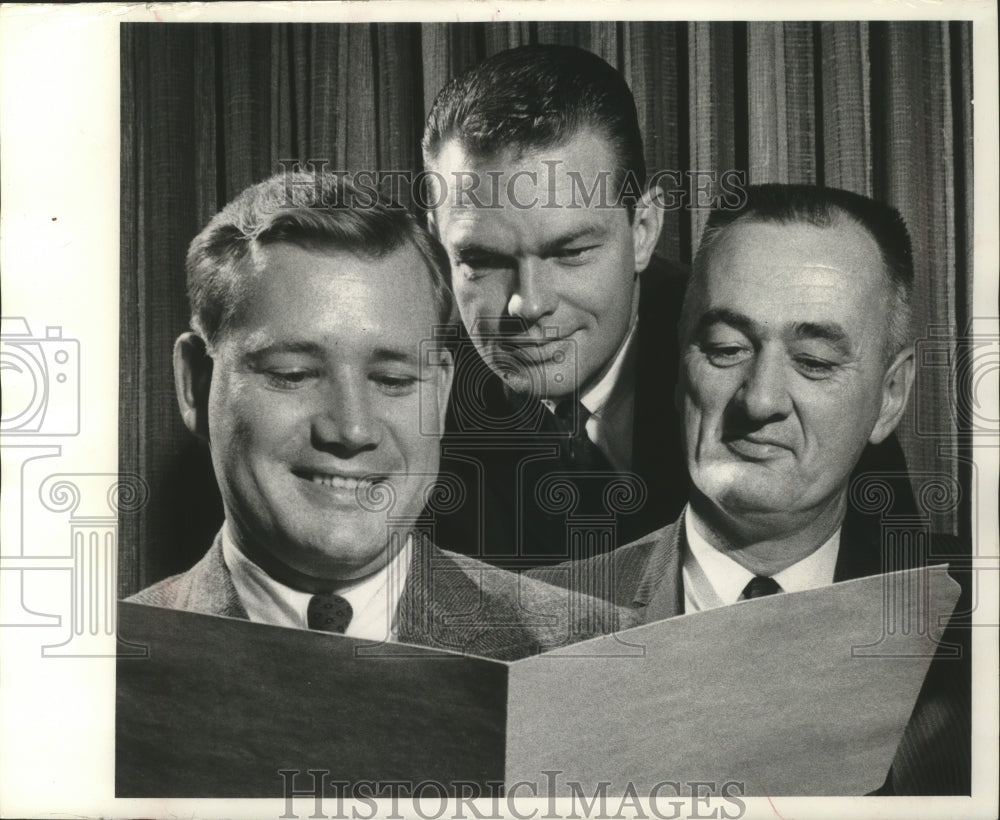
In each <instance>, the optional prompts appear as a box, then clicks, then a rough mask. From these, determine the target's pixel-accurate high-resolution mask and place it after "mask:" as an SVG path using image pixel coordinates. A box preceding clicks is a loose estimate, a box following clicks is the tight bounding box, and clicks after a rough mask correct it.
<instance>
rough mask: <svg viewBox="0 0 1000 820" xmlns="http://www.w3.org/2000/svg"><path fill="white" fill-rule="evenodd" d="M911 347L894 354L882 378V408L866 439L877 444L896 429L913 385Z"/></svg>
mask: <svg viewBox="0 0 1000 820" xmlns="http://www.w3.org/2000/svg"><path fill="white" fill-rule="evenodd" d="M913 367H914V365H913V348H912V347H907V348H906V349H904V350H902V351H901V352H900V353H898V354H897V355H896V358H895V359H893V362H892V364H891V365H889V369H888V370H886V372H885V378H884V379H883V380H882V408H881V410H880V411H879V415H878V419H877V420H876V422H875V427H874V428H873V429H872V432H871V435H870V436H869V437H868V441H869V442H871V443H872V444H878V443H879V442H880V441H882V440H884V439H885V438H887V437H888V435H889V433H891V432H892V431H893V430H895V429H896V427H897V425H898V424H899V421H900V419H902V418H903V413H904V412H905V410H906V404H907V402H908V401H909V399H910V390H911V389H912V387H913V373H914V371H913Z"/></svg>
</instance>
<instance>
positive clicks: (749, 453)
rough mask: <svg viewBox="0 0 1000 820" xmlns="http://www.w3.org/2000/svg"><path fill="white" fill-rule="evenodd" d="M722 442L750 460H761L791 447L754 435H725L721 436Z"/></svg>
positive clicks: (786, 450)
mask: <svg viewBox="0 0 1000 820" xmlns="http://www.w3.org/2000/svg"><path fill="white" fill-rule="evenodd" d="M722 443H723V444H725V445H726V447H728V448H729V449H730V450H732V451H733V452H735V453H736V454H737V455H738V456H740V457H741V458H746V459H749V460H751V461H757V460H763V459H767V458H770V457H772V456H775V455H778V454H779V453H783V452H790V451H791V448H790V447H788V446H787V445H786V444H784V443H783V442H780V441H777V440H775V439H772V438H762V437H761V438H758V437H756V436H727V437H725V438H723V440H722Z"/></svg>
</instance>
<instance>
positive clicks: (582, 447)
mask: <svg viewBox="0 0 1000 820" xmlns="http://www.w3.org/2000/svg"><path fill="white" fill-rule="evenodd" d="M554 415H555V418H556V423H557V425H558V426H559V428H560V429H561V430H562V431H563V432H565V433H569V435H568V436H567V437H566V440H565V441H564V442H563V443H562V445H561V446H560V453H561V455H562V457H563V460H564V461H565V463H566V464H567V466H569V467H570V468H571V469H573V470H575V471H579V472H605V473H607V472H614V468H613V467H612V466H611V462H610V461H608V457H607V456H606V455H604V453H603V452H601V448H600V447H598V446H597V445H596V444H594V442H592V441H591V440H590V438H589V437H588V436H587V419H589V418H590V411H589V410H588V409H587V408H586V407H584V406H583V404H582V403H581V402H578V401H575V400H573V399H563V400H562V401H560V402H559V403H558V404H556V406H555V414H554Z"/></svg>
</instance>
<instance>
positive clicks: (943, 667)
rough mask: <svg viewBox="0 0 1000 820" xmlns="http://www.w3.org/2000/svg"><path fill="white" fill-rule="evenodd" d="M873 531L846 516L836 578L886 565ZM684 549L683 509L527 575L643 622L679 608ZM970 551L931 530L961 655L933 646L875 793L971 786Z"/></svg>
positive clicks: (961, 790)
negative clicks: (956, 587)
mask: <svg viewBox="0 0 1000 820" xmlns="http://www.w3.org/2000/svg"><path fill="white" fill-rule="evenodd" d="M874 532H876V530H875V529H874V528H873V527H872V525H871V521H870V520H867V519H863V518H862V517H860V516H850V515H849V516H848V518H847V519H846V520H845V522H844V527H843V529H842V531H841V542H840V543H841V546H840V551H839V553H838V556H837V564H836V567H835V569H834V582H835V583H836V582H839V581H848V580H852V579H854V578H863V577H867V576H870V575H877V574H880V573H881V572H883V571H884V568H883V560H882V551H881V547H880V544H879V539H878V538H876V537H874V536H873V533H874ZM686 548H687V544H686V538H685V536H684V518H683V515H682V516H681V517H680V518H679V519H678V520H677V521H675V522H673V523H672V524H668V525H667V526H666V527H662V528H661V529H659V530H656V531H655V532H651V533H649V534H648V535H646V536H644V537H643V538H640V539H638V540H637V541H634V542H633V543H631V544H626V545H625V546H622V547H619V548H618V549H617V550H614V551H613V552H610V553H605V554H603V555H597V556H595V557H593V558H590V559H588V560H585V561H578V562H566V563H564V564H560V565H557V566H553V567H538V568H535V569H532V570H529V571H528V572H526V573H525V574H526V575H528V576H530V577H533V578H537V579H540V580H543V581H545V582H547V583H551V584H558V585H561V586H567V587H571V588H574V589H578V590H586V591H587V592H588V593H589V594H591V595H596V596H599V597H603V598H605V599H607V600H609V601H611V602H612V603H613V604H615V605H616V606H623V607H631V608H632V609H633V610H634V611H635V612H636V614H637V615H638V617H639V618H640V619H641V622H642V623H652V622H654V621H659V620H663V619H664V618H672V617H674V616H675V615H681V614H683V612H684V584H683V576H682V573H681V570H682V563H683V556H684V552H685V550H686ZM969 554H970V551H969V550H968V548H967V545H964V544H963V543H962V542H961V541H960V540H959V539H957V538H954V537H953V536H947V535H934V536H932V540H931V549H930V556H931V557H930V559H929V560H928V561H927V562H926V563H927V564H933V563H945V562H948V561H952V562H953V563H951V565H950V567H949V575H951V576H952V577H953V578H954V579H955V580H956V581H958V582H959V584H960V586H961V589H962V592H961V594H960V596H959V600H958V604H957V605H956V607H955V613H956V615H953V616H952V620H951V622H950V623H949V625H948V627H947V628H946V629H945V631H944V634H943V635H942V637H941V643H942V644H950V645H958V646H959V647H961V656H960V657H959V658H952V657H948V656H947V655H946V653H944V652H942V651H941V650H939V651H938V653H937V655H936V656H935V658H934V659H933V660H932V661H931V665H930V668H929V670H928V672H927V676H926V677H925V678H924V683H923V686H922V687H921V690H920V694H919V695H918V697H917V702H916V705H915V706H914V709H913V713H912V714H911V716H910V720H909V722H908V724H907V726H906V729H905V730H904V732H903V736H902V739H901V740H900V744H899V746H898V748H897V750H896V755H895V757H894V759H893V763H892V767H891V768H890V771H889V774H888V776H887V778H886V781H885V783H884V784H883V786H882V787H881V788H880V789H879V790H878V791H877V792H876V794H880V795H916V794H919V795H934V794H938V795H946V794H947V795H954V794H969V793H970V789H971V737H972V726H971V690H972V677H971V670H972V666H971V646H970V638H969V629H968V628H962V627H961V625H960V624H958V623H957V621H958V615H957V613H962V612H967V611H969V610H970V609H971V606H970V601H971V593H970V578H969V573H968V571H967V570H966V569H963V562H962V559H963V558H968V556H969ZM916 565H917V564H916V563H914V564H911V565H910V566H894V567H892V568H891V569H892V570H893V571H895V570H899V569H908V568H911V567H912V566H916ZM709 651H710V650H709Z"/></svg>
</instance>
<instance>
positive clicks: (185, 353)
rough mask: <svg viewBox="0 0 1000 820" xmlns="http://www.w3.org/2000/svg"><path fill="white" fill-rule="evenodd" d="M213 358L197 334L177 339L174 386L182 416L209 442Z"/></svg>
mask: <svg viewBox="0 0 1000 820" xmlns="http://www.w3.org/2000/svg"><path fill="white" fill-rule="evenodd" d="M211 385H212V357H211V356H209V355H208V349H207V348H206V346H205V340H204V339H202V338H201V336H199V335H198V334H197V333H194V332H191V331H188V332H187V333H182V334H181V335H180V336H178V337H177V341H176V342H174V387H175V388H176V390H177V404H178V405H179V406H180V409H181V418H183V419H184V424H185V426H186V427H187V429H188V430H190V431H191V432H192V433H194V434H195V435H196V436H198V437H199V438H202V439H204V440H205V441H208V393H209V388H210V387H211Z"/></svg>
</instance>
